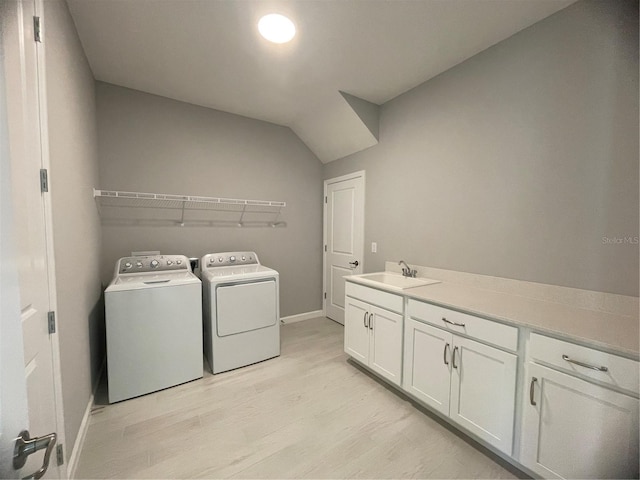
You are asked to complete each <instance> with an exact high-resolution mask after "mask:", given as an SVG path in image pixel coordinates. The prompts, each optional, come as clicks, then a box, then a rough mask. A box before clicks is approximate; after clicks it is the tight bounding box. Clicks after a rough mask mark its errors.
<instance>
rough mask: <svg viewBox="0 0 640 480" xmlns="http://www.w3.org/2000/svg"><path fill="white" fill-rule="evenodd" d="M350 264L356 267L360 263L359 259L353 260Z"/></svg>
mask: <svg viewBox="0 0 640 480" xmlns="http://www.w3.org/2000/svg"><path fill="white" fill-rule="evenodd" d="M349 265H351V266H352V267H353V268H356V267H357V266H358V265H360V264H359V263H358V260H355V261H353V262H349Z"/></svg>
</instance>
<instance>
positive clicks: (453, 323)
mask: <svg viewBox="0 0 640 480" xmlns="http://www.w3.org/2000/svg"><path fill="white" fill-rule="evenodd" d="M442 321H443V322H444V323H448V324H449V325H453V326H454V327H465V326H466V325H465V324H464V323H458V322H452V321H451V320H447V319H446V318H444V317H442Z"/></svg>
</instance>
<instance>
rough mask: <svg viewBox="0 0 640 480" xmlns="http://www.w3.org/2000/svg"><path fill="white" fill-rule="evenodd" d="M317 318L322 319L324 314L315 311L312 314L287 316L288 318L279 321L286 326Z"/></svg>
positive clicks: (320, 311)
mask: <svg viewBox="0 0 640 480" xmlns="http://www.w3.org/2000/svg"><path fill="white" fill-rule="evenodd" d="M318 317H324V312H323V311H322V310H315V311H313V312H307V313H298V314H297V315H289V316H288V317H282V318H281V319H280V321H281V322H282V323H284V324H285V325H286V324H289V323H296V322H302V321H304V320H311V319H312V318H318Z"/></svg>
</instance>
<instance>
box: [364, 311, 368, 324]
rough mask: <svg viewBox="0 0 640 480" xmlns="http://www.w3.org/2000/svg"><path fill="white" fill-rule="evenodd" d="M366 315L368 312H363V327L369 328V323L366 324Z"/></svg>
mask: <svg viewBox="0 0 640 480" xmlns="http://www.w3.org/2000/svg"><path fill="white" fill-rule="evenodd" d="M367 315H369V312H364V328H369V325H368V324H367Z"/></svg>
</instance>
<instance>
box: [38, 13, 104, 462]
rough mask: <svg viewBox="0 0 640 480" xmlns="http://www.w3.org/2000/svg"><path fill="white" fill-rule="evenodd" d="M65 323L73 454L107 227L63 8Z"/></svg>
mask: <svg viewBox="0 0 640 480" xmlns="http://www.w3.org/2000/svg"><path fill="white" fill-rule="evenodd" d="M44 7H45V10H44V19H45V20H44V21H45V29H44V32H45V37H44V42H45V43H44V44H45V48H46V77H47V99H48V104H47V108H48V116H49V148H50V159H51V171H50V178H51V190H50V191H51V199H52V210H53V241H54V248H55V262H56V272H55V273H56V290H57V319H58V330H59V335H60V337H59V341H60V357H61V369H62V393H63V402H64V414H65V435H66V443H67V446H66V449H65V452H66V455H67V457H68V456H69V455H70V454H71V450H72V448H73V445H74V442H75V439H76V436H77V434H78V430H79V428H80V423H81V422H82V417H83V415H84V412H85V409H86V408H87V403H88V402H89V398H90V396H91V393H92V385H93V384H94V383H95V382H96V381H97V379H98V378H97V376H98V374H99V372H100V367H101V365H102V359H103V357H104V346H103V338H104V334H103V330H104V319H103V313H102V312H103V306H102V301H101V285H100V276H99V271H98V269H97V268H96V265H95V263H94V262H95V259H98V258H99V257H100V242H101V237H100V221H99V217H98V215H97V212H96V208H95V203H94V202H93V198H92V188H93V187H94V186H97V184H98V156H97V138H96V118H95V92H94V79H93V74H92V73H91V70H90V68H89V64H88V63H87V60H86V58H85V55H84V51H83V50H82V47H81V46H80V41H79V39H78V35H77V33H76V29H75V26H74V24H73V20H72V19H71V16H70V14H69V11H68V9H67V4H66V2H64V1H62V0H47V1H46V2H44Z"/></svg>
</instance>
